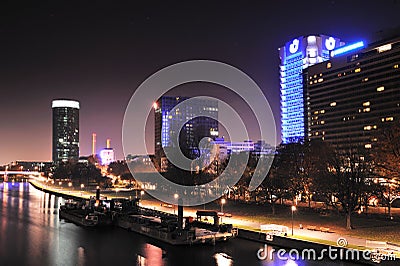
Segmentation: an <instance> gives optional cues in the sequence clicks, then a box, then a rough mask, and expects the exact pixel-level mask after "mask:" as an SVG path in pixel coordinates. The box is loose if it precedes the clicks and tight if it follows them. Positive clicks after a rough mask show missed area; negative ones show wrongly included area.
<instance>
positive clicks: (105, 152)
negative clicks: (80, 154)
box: [100, 148, 115, 165]
mask: <svg viewBox="0 0 400 266" xmlns="http://www.w3.org/2000/svg"><path fill="white" fill-rule="evenodd" d="M100 159H101V164H102V165H109V164H110V163H112V162H114V161H115V159H114V149H112V148H105V149H102V150H101V151H100Z"/></svg>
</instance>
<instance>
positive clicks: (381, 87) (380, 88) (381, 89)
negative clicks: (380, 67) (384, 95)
mask: <svg viewBox="0 0 400 266" xmlns="http://www.w3.org/2000/svg"><path fill="white" fill-rule="evenodd" d="M384 90H385V87H384V86H380V87H378V88H376V91H384Z"/></svg>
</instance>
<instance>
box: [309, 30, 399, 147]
mask: <svg viewBox="0 0 400 266" xmlns="http://www.w3.org/2000/svg"><path fill="white" fill-rule="evenodd" d="M399 36H400V32H397V34H396V35H395V37H393V35H392V37H391V38H388V37H386V36H385V38H384V39H383V40H381V41H375V42H373V43H370V44H369V45H368V46H365V42H356V43H353V44H349V45H347V46H343V47H341V48H339V49H336V50H334V51H332V53H331V55H332V57H331V59H330V60H329V61H326V62H323V63H320V64H316V65H314V66H312V67H309V68H308V69H307V71H306V73H305V75H304V86H305V87H307V89H306V91H307V95H306V97H307V108H308V119H307V120H308V125H307V137H308V140H314V139H320V140H323V141H327V142H328V143H330V144H331V145H332V146H333V147H334V148H335V149H336V150H337V151H338V152H339V153H341V154H348V153H357V152H359V151H360V149H361V150H362V149H363V148H364V149H371V148H373V147H374V145H375V143H376V142H377V141H378V138H379V134H378V132H379V129H381V128H384V127H386V126H388V125H390V124H392V123H394V122H395V121H396V120H397V121H398V119H400V68H399V65H400V37H399Z"/></svg>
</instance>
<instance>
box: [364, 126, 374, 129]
mask: <svg viewBox="0 0 400 266" xmlns="http://www.w3.org/2000/svg"><path fill="white" fill-rule="evenodd" d="M371 129H372V127H371V126H365V127H364V130H371Z"/></svg>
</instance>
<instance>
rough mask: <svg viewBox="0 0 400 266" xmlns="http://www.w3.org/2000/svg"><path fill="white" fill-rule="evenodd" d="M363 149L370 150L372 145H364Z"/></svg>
mask: <svg viewBox="0 0 400 266" xmlns="http://www.w3.org/2000/svg"><path fill="white" fill-rule="evenodd" d="M364 147H365V148H366V149H371V148H372V145H371V143H368V144H365V145H364Z"/></svg>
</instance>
